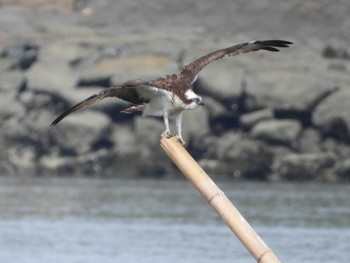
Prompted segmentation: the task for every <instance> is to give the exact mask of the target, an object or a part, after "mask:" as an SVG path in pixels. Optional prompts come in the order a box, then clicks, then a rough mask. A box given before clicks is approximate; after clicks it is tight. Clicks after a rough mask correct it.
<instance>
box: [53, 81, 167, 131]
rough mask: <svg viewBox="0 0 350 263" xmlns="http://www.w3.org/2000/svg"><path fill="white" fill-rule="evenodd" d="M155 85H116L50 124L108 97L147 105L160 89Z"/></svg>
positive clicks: (145, 82) (147, 83)
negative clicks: (153, 94) (152, 95)
mask: <svg viewBox="0 0 350 263" xmlns="http://www.w3.org/2000/svg"><path fill="white" fill-rule="evenodd" d="M155 85H156V83H154V82H152V81H144V80H131V81H127V82H125V83H123V84H120V85H116V86H113V87H111V88H108V89H105V90H102V91H100V92H98V93H95V94H94V95H92V96H90V97H89V98H87V99H85V100H83V101H82V102H80V103H78V104H76V105H75V106H73V107H72V108H70V109H68V110H67V111H65V112H63V113H62V114H61V115H60V116H58V117H57V118H56V119H55V120H54V121H53V122H52V124H51V126H55V125H56V124H57V123H59V122H60V121H61V120H62V119H64V118H65V117H66V116H67V115H69V114H71V113H73V112H76V111H78V110H81V109H84V108H86V107H88V106H90V105H92V104H95V103H96V102H98V101H100V100H102V99H104V98H108V97H117V98H120V99H122V100H124V101H127V102H131V103H133V104H136V105H139V104H143V103H148V102H149V101H150V99H151V94H152V93H154V92H157V91H158V90H161V89H162V88H161V87H155Z"/></svg>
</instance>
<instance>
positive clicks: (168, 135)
mask: <svg viewBox="0 0 350 263" xmlns="http://www.w3.org/2000/svg"><path fill="white" fill-rule="evenodd" d="M163 120H164V124H165V132H164V133H163V134H164V135H165V137H166V138H170V137H171V136H172V135H171V133H170V127H169V116H168V113H167V112H166V111H164V114H163Z"/></svg>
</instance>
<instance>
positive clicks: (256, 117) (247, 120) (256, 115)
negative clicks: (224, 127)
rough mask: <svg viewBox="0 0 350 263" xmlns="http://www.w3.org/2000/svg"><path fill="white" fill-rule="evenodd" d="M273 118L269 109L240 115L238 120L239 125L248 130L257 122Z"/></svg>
mask: <svg viewBox="0 0 350 263" xmlns="http://www.w3.org/2000/svg"><path fill="white" fill-rule="evenodd" d="M273 117H274V113H273V111H272V110H271V109H270V108H266V109H262V110H257V111H253V112H249V113H246V114H243V115H241V116H240V118H239V124H240V125H241V126H242V127H243V128H244V129H250V128H252V127H253V126H254V125H255V124H257V123H258V122H260V121H263V120H271V119H272V118H273Z"/></svg>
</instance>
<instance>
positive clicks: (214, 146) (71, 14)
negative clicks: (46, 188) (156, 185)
mask: <svg viewBox="0 0 350 263" xmlns="http://www.w3.org/2000/svg"><path fill="white" fill-rule="evenodd" d="M349 13H350V5H349V4H348V1H347V0H338V1H331V2H330V1H319V0H311V1H302V0H287V1H277V0H261V1H243V0H242V1H230V0H219V1H198V0H183V1H172V0H163V1H162V0H152V1H137V0H115V1H113V0H59V1H56V0H0V125H1V126H0V127H1V128H0V174H1V175H19V176H36V175H42V176H53V175H55V176H56V175H60V176H76V175H83V176H118V177H122V176H129V177H135V176H157V177H158V176H159V177H161V176H163V177H164V176H179V174H178V172H177V170H176V168H175V167H174V166H173V165H172V164H171V163H170V161H169V160H168V159H167V157H166V156H165V154H164V153H163V151H162V150H161V148H160V147H159V135H160V134H161V133H162V132H163V130H164V125H163V122H162V120H161V119H156V118H141V116H140V114H128V115H125V114H122V113H119V111H120V110H121V109H123V108H124V107H125V106H126V104H125V103H123V102H121V101H117V100H115V99H109V100H108V99H107V100H105V101H103V102H100V103H99V104H97V105H96V106H94V107H91V108H90V109H87V110H84V111H81V112H78V113H76V114H73V115H70V116H69V117H68V118H66V119H65V120H64V121H63V122H62V123H60V124H59V125H58V126H57V127H49V126H50V124H51V122H52V121H53V120H54V119H55V117H57V116H58V115H59V114H60V113H62V112H63V111H64V110H66V109H68V108H69V107H70V106H72V105H73V104H75V103H77V102H79V101H80V100H82V99H85V98H86V97H88V96H90V95H91V94H93V93H94V92H96V91H98V90H101V89H103V88H105V87H108V86H110V85H112V84H113V83H118V82H123V81H126V80H128V79H132V78H155V77H159V76H162V75H165V74H168V73H174V72H177V71H178V70H179V69H180V68H181V67H182V66H183V65H184V64H186V63H188V62H191V61H192V60H193V59H195V58H197V57H199V56H201V55H204V54H206V53H208V52H210V51H213V50H216V49H218V48H224V47H227V46H230V45H233V44H238V43H240V42H246V41H250V40H253V39H285V40H289V41H292V42H294V43H295V44H294V45H292V47H291V48H288V49H283V50H282V51H281V52H280V53H270V52H264V51H262V52H257V53H250V54H245V55H241V56H238V57H234V58H232V59H225V60H222V61H218V62H214V63H212V64H210V66H208V67H207V68H205V70H203V71H202V72H201V74H200V76H199V79H198V81H197V82H196V84H195V90H196V92H197V93H199V94H200V95H202V96H203V98H204V102H205V107H202V108H199V109H197V110H195V111H191V112H186V113H185V116H184V121H183V129H184V139H185V140H186V141H187V145H186V147H187V149H188V150H189V152H190V153H191V154H192V155H193V156H194V157H195V158H196V159H197V160H198V161H199V162H200V164H201V165H202V166H203V168H204V169H205V170H206V171H207V172H208V173H209V174H210V175H211V176H213V177H214V176H216V177H224V178H242V179H259V180H322V181H347V180H349V179H350V47H349V46H350V45H349V44H350V39H349V32H350V16H349V15H348V14H349Z"/></svg>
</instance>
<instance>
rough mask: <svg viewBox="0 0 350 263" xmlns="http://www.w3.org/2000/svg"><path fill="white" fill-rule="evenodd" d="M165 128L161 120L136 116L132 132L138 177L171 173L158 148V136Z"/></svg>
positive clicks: (167, 161) (162, 153)
mask: <svg viewBox="0 0 350 263" xmlns="http://www.w3.org/2000/svg"><path fill="white" fill-rule="evenodd" d="M164 130H165V127H164V124H163V121H162V119H158V118H157V119H156V118H152V117H148V118H143V117H141V116H137V117H136V118H135V120H134V132H135V136H136V142H137V144H136V145H137V154H138V155H137V158H136V159H137V162H136V163H135V164H134V165H135V166H137V168H138V171H139V175H140V176H143V177H144V176H146V177H149V176H151V177H154V176H157V177H159V176H164V175H165V174H169V173H170V172H171V171H173V167H172V166H171V162H170V160H169V159H168V158H167V157H166V155H165V154H164V152H163V151H162V149H161V148H160V147H159V144H160V142H159V141H160V135H161V134H162V133H163V132H164Z"/></svg>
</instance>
